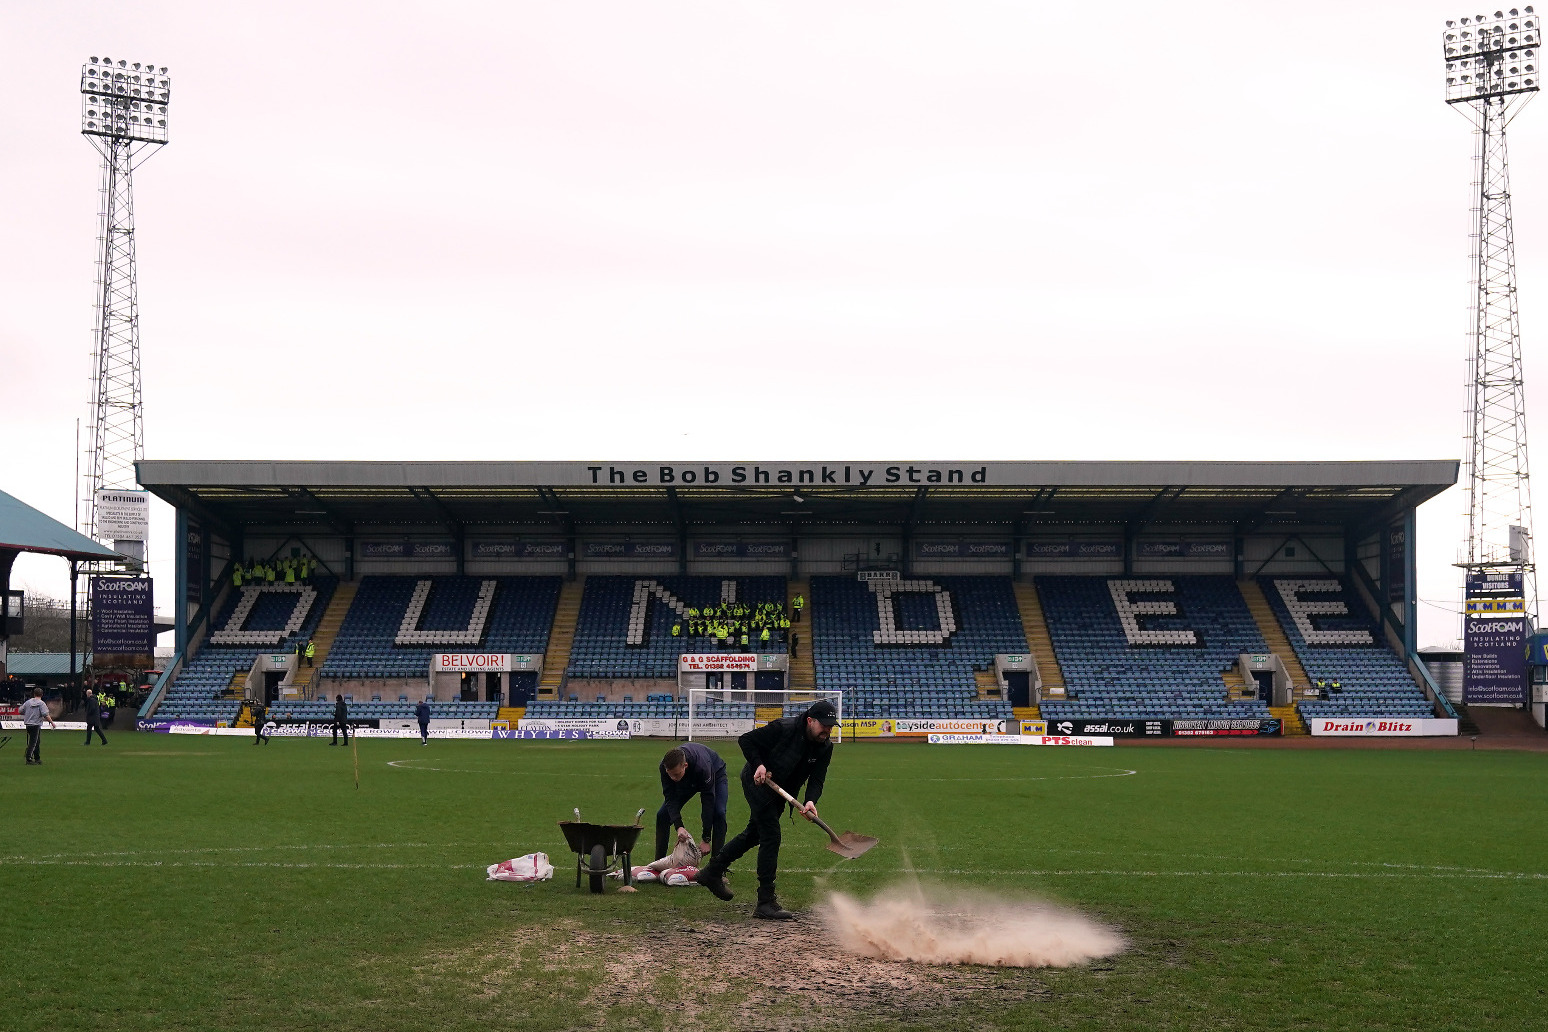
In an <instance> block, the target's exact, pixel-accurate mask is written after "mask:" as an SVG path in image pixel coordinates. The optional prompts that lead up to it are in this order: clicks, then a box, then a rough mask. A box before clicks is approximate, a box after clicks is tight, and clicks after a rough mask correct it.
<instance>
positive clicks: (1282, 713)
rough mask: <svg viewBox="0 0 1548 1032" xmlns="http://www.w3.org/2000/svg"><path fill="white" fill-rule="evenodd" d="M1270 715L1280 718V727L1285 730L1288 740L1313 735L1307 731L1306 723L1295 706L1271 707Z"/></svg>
mask: <svg viewBox="0 0 1548 1032" xmlns="http://www.w3.org/2000/svg"><path fill="white" fill-rule="evenodd" d="M1269 713H1270V715H1272V716H1274V717H1276V718H1278V720H1279V722H1280V726H1281V727H1283V728H1284V729H1285V737H1286V738H1293V737H1295V736H1296V735H1309V734H1311V732H1310V731H1308V730H1307V729H1306V721H1304V720H1302V719H1301V714H1300V713H1299V712H1298V711H1297V710H1296V708H1295V707H1294V706H1270V707H1269Z"/></svg>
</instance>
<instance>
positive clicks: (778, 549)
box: [693, 541, 790, 559]
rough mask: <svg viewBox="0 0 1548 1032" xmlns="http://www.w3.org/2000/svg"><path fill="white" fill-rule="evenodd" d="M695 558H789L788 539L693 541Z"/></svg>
mask: <svg viewBox="0 0 1548 1032" xmlns="http://www.w3.org/2000/svg"><path fill="white" fill-rule="evenodd" d="M693 556H694V558H695V559H789V558H790V542H789V541H695V542H694V543H693Z"/></svg>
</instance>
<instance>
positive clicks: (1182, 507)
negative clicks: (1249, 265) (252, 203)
mask: <svg viewBox="0 0 1548 1032" xmlns="http://www.w3.org/2000/svg"><path fill="white" fill-rule="evenodd" d="M138 470H139V480H140V483H141V485H142V486H144V487H145V488H147V489H149V490H150V491H151V492H153V493H154V494H156V495H157V496H158V497H160V498H162V499H164V500H165V501H167V502H169V503H171V504H172V505H175V506H178V507H180V508H182V509H185V510H187V511H189V512H191V513H192V514H194V515H195V516H197V517H200V518H203V519H205V520H208V521H211V522H213V523H216V524H220V525H224V526H226V527H228V528H236V527H244V526H288V527H294V528H301V527H308V526H310V527H316V528H320V529H324V530H327V529H331V530H333V531H336V532H340V533H353V532H354V529H355V528H356V527H357V526H378V525H383V524H393V525H413V524H423V525H425V526H426V527H427V528H437V529H439V528H446V527H449V526H452V527H468V526H477V525H499V526H513V525H523V524H527V525H532V526H533V527H534V529H550V530H552V529H556V528H560V527H565V526H570V527H573V526H575V525H577V524H662V525H666V526H673V525H675V526H678V527H682V526H685V525H689V524H706V523H725V522H739V523H777V524H784V525H792V524H804V525H808V526H810V525H820V524H843V523H896V524H908V525H910V526H918V525H923V524H932V523H934V524H953V523H1000V524H1006V525H1018V526H1021V527H1023V528H1024V529H1026V530H1028V531H1035V529H1036V527H1037V526H1038V525H1048V526H1065V525H1069V524H1079V523H1100V524H1115V523H1145V524H1153V523H1167V524H1187V523H1210V524H1220V523H1233V524H1235V525H1237V526H1240V527H1261V526H1266V525H1268V524H1274V525H1279V526H1286V525H1288V526H1295V525H1314V524H1315V525H1328V524H1336V525H1361V526H1364V525H1370V524H1373V523H1375V522H1377V521H1379V520H1382V519H1390V518H1393V517H1395V516H1397V515H1398V514H1399V513H1401V512H1402V511H1404V510H1406V509H1408V508H1410V507H1412V506H1416V505H1419V504H1420V503H1422V502H1424V501H1426V500H1428V499H1430V498H1433V497H1434V496H1436V495H1438V494H1440V493H1441V492H1442V491H1444V490H1446V488H1448V487H1450V486H1452V485H1453V484H1455V483H1456V480H1457V471H1458V463H1457V462H1456V461H1455V460H1451V459H1444V460H1425V461H1395V462H977V461H955V462H933V461H932V462H919V461H915V462H856V461H852V460H847V461H829V462H617V461H613V462H264V461H229V462H228V461H143V462H141V463H139V465H138Z"/></svg>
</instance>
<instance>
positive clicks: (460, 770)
mask: <svg viewBox="0 0 1548 1032" xmlns="http://www.w3.org/2000/svg"><path fill="white" fill-rule="evenodd" d="M416 762H417V761H415V760H388V761H387V766H389V767H396V768H397V769H398V770H419V771H429V772H434V773H436V774H520V775H521V776H522V777H524V778H611V779H614V780H617V779H618V778H621V777H625V775H622V774H590V773H586V772H584V771H568V770H521V771H515V770H475V769H473V768H470V767H420V766H416V765H415V764H416ZM1086 769H1087V770H1105V771H1113V772H1115V773H1109V774H1059V775H1047V776H1039V775H1032V776H1027V777H1016V778H908V777H887V778H864V777H858V778H857V777H846V778H845V779H844V780H845V781H885V782H889V783H891V782H897V781H929V782H963V781H971V782H980V781H1016V782H1019V781H1092V780H1095V779H1097V778H1127V777H1133V776H1135V775H1136V774H1138V773H1139V771H1137V770H1129V769H1128V768H1127V767H1088V768H1086Z"/></svg>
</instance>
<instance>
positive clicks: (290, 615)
mask: <svg viewBox="0 0 1548 1032" xmlns="http://www.w3.org/2000/svg"><path fill="white" fill-rule="evenodd" d="M337 584H338V581H337V580H335V579H334V578H332V577H313V578H312V580H311V584H310V585H309V586H308V591H310V592H313V593H314V594H313V595H312V597H311V598H310V599H308V597H307V595H306V593H303V592H298V591H296V590H294V588H293V587H289V586H286V585H276V586H275V588H274V589H273V590H270V589H269V588H244V589H243V590H241V591H239V592H236V591H234V592H232V594H231V596H230V597H229V598H228V599H227V600H226V602H225V604H224V606H222V609H221V612H220V613H219V614H218V616H217V618H216V620H215V623H214V626H215V628H216V629H215V630H212V631H211V632H210V641H209V642H208V643H206V644H205V646H204V648H202V649H200V650H199V651H198V653H196V654H195V655H194V656H193V657H192V658H191V659H189V660H188V662H187V663H186V664H185V665H184V666H183V670H182V672H181V673H180V674H179V675H178V677H177V680H176V681H175V682H173V684H172V686H171V687H170V688H169V689H168V690H167V696H166V698H165V699H164V700H163V701H162V703H161V705H160V706H158V707H157V709H156V719H157V720H206V721H226V722H230V721H233V720H235V719H236V715H237V713H238V711H239V710H240V709H241V706H242V703H241V700H239V699H225V698H222V695H223V694H225V692H226V690H227V688H229V687H230V685H231V682H232V679H233V678H234V677H235V676H236V675H237V674H239V673H241V674H245V673H247V671H249V670H251V669H252V667H253V663H254V661H256V660H257V658H258V656H259V654H260V653H263V652H274V651H281V652H284V651H290V650H293V649H294V648H295V643H296V642H297V641H304V640H306V638H307V637H308V636H310V635H311V633H312V632H313V631H314V630H315V629H316V627H317V622H318V621H319V620H321V619H322V614H323V611H324V610H325V609H327V608H328V601H329V599H331V598H332V597H333V592H334V589H335V587H336V586H337ZM302 603H306V606H307V608H306V609H305V611H304V612H302V613H300V615H299V617H298V615H297V613H298V611H299V610H300V609H301V604H302ZM292 626H296V627H298V630H297V631H296V632H295V633H293V634H291V633H288V628H289V627H292ZM217 636H219V637H220V638H221V639H222V640H235V641H238V642H244V644H230V645H223V644H218V643H217V641H216V638H217ZM234 636H236V637H234ZM255 640H261V641H262V642H264V644H256V643H254V641H255Z"/></svg>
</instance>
